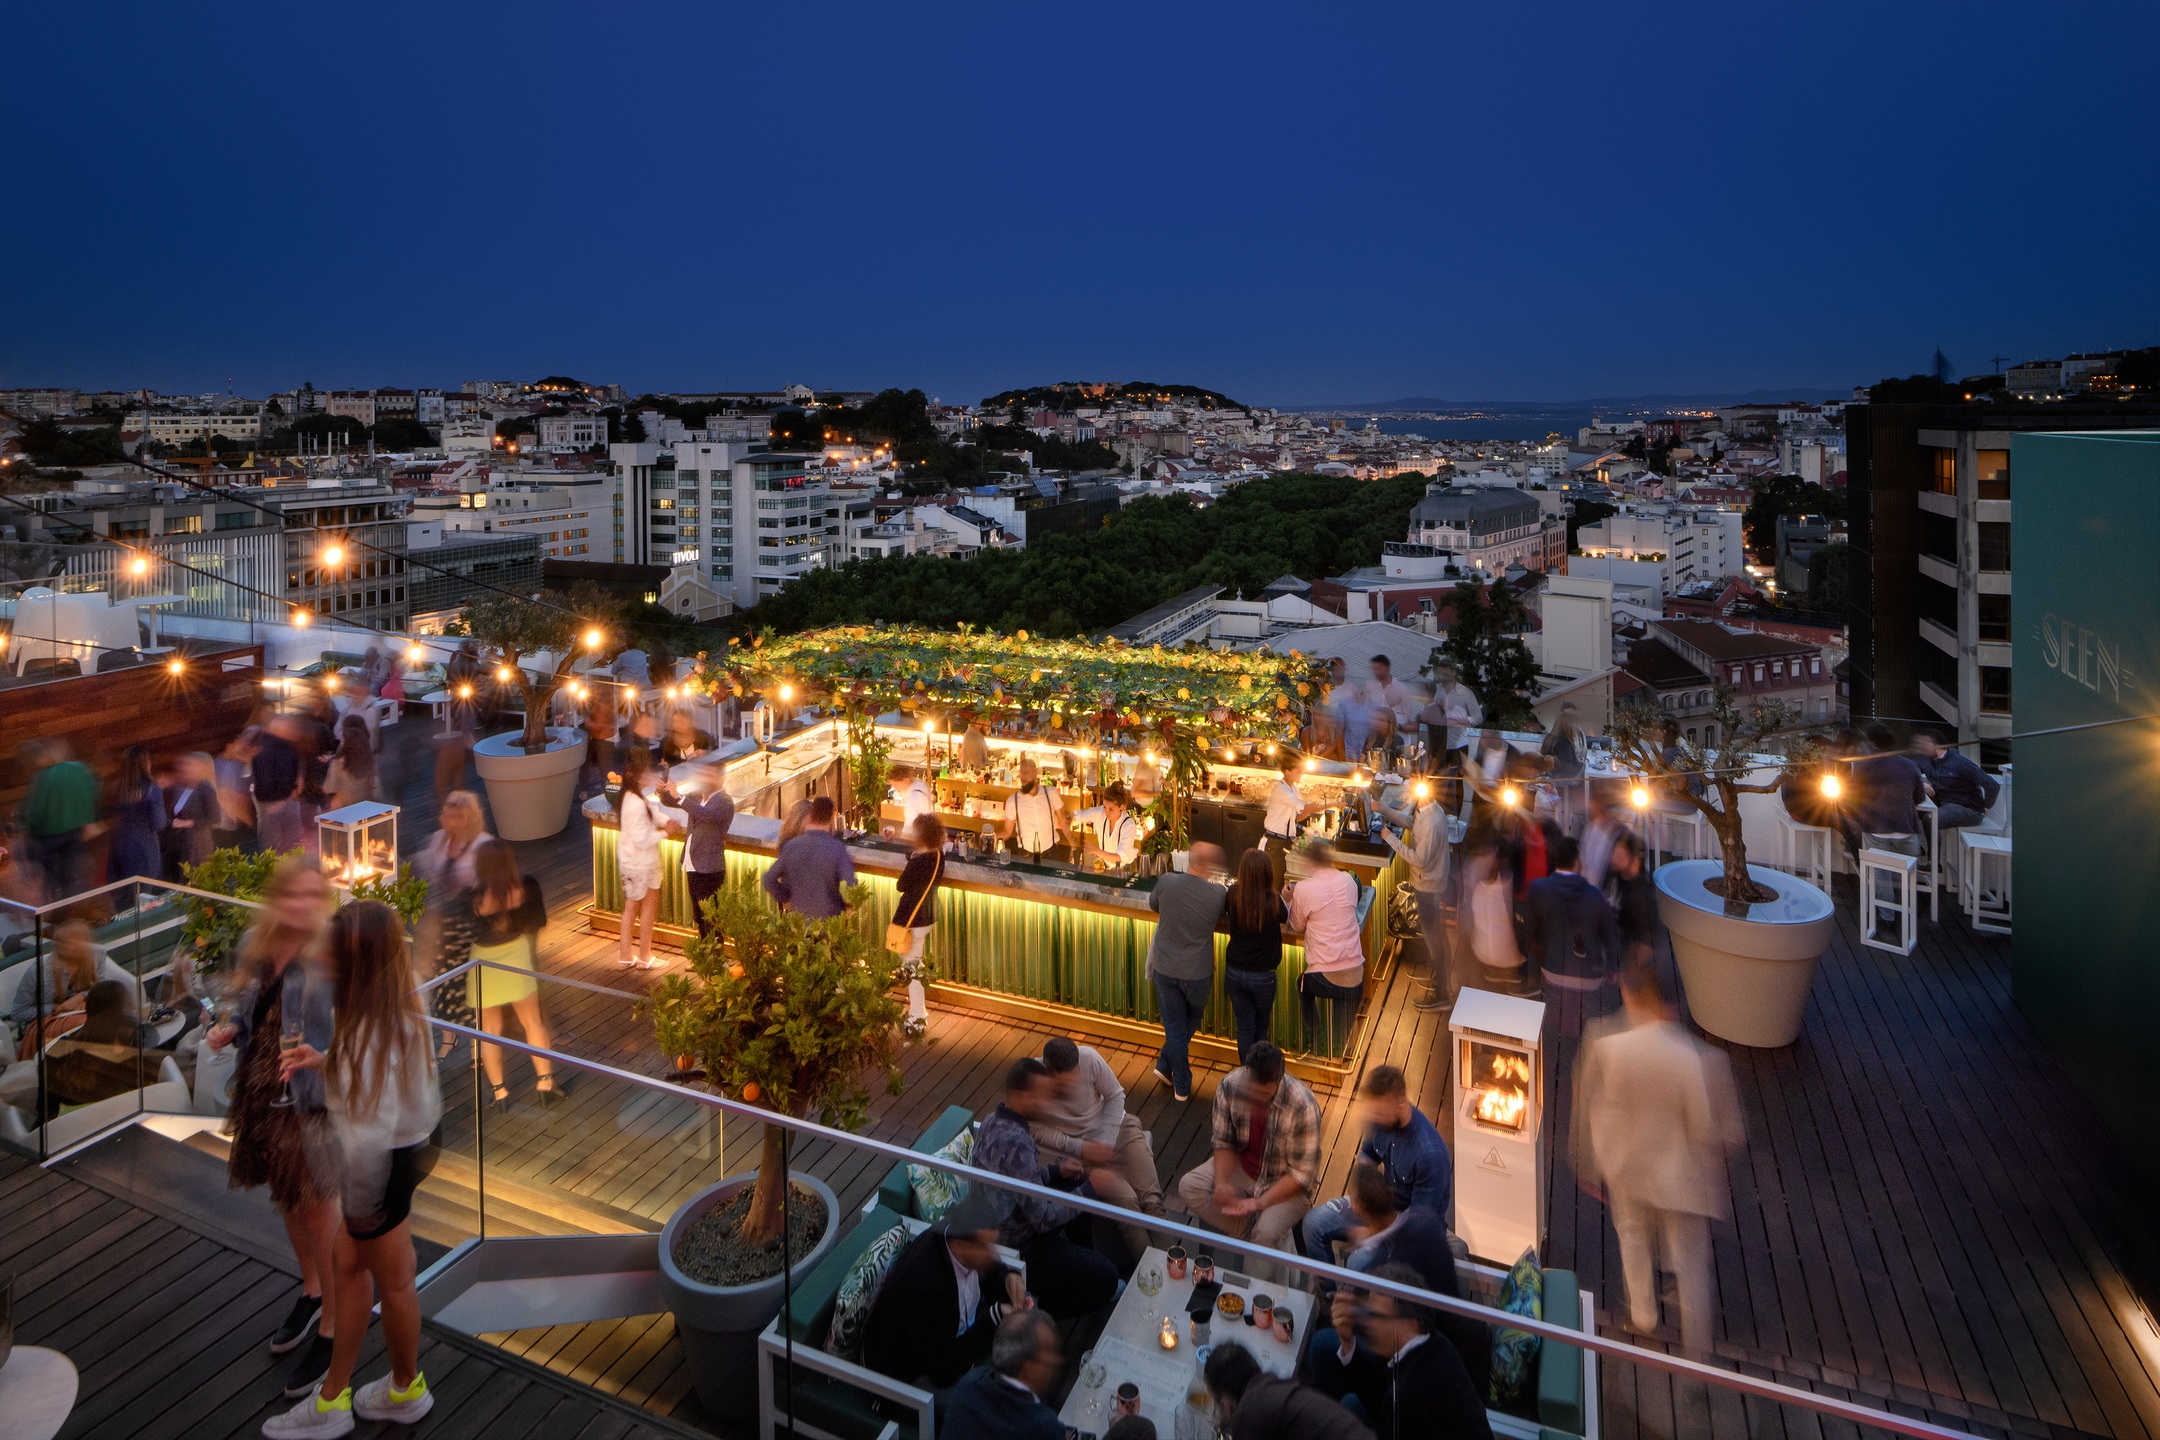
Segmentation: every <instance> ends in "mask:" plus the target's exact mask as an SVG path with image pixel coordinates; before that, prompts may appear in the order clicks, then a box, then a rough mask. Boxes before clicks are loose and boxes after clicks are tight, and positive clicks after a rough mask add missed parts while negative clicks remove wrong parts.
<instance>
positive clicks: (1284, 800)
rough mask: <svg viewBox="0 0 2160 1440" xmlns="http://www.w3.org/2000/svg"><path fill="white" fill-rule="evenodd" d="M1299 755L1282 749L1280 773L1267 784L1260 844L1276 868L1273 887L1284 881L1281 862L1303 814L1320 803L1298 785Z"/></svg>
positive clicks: (1316, 807)
mask: <svg viewBox="0 0 2160 1440" xmlns="http://www.w3.org/2000/svg"><path fill="white" fill-rule="evenodd" d="M1299 763H1300V762H1299V760H1298V757H1297V756H1295V755H1293V754H1291V753H1290V752H1289V751H1287V750H1285V751H1284V752H1283V761H1282V776H1281V778H1279V779H1278V780H1276V782H1275V783H1274V784H1273V785H1271V786H1269V787H1268V796H1267V814H1266V815H1265V816H1264V817H1263V818H1262V819H1261V821H1260V828H1261V829H1262V830H1264V831H1266V832H1267V833H1266V836H1265V838H1264V839H1263V840H1262V841H1261V846H1262V848H1264V849H1265V850H1266V851H1267V858H1268V865H1269V867H1270V868H1272V869H1273V870H1274V871H1275V888H1276V889H1278V890H1280V889H1281V888H1282V882H1283V865H1284V862H1285V861H1286V859H1287V858H1288V856H1289V854H1290V847H1291V846H1293V845H1295V844H1297V838H1298V826H1300V825H1302V824H1304V823H1305V817H1306V816H1308V815H1311V814H1312V813H1313V812H1314V811H1316V810H1318V809H1319V808H1320V806H1319V805H1318V804H1317V803H1315V802H1310V801H1307V800H1306V798H1305V796H1304V794H1303V793H1302V792H1300V791H1299V789H1298V788H1297V780H1298V773H1299Z"/></svg>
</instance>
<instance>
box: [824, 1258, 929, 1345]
mask: <svg viewBox="0 0 2160 1440" xmlns="http://www.w3.org/2000/svg"><path fill="white" fill-rule="evenodd" d="M908 1239H909V1235H908V1228H907V1226H905V1225H895V1226H893V1228H892V1229H890V1230H888V1231H886V1232H885V1233H884V1234H882V1235H880V1236H878V1237H877V1239H875V1240H873V1241H871V1242H870V1244H869V1246H868V1248H866V1249H865V1250H864V1251H863V1253H862V1254H861V1255H858V1256H857V1257H856V1258H855V1263H854V1264H853V1265H851V1266H849V1267H848V1272H847V1275H846V1276H845V1277H844V1278H843V1279H842V1280H841V1281H840V1289H839V1290H838V1291H837V1292H836V1293H835V1294H834V1296H833V1307H832V1328H831V1329H830V1330H829V1331H827V1332H826V1335H825V1353H826V1354H828V1355H837V1356H839V1357H840V1358H841V1359H842V1360H854V1361H860V1360H861V1359H862V1337H863V1331H864V1329H865V1328H867V1327H868V1325H869V1324H870V1307H871V1306H872V1305H875V1304H876V1303H877V1297H878V1291H879V1290H880V1289H882V1288H883V1287H884V1284H885V1273H886V1272H887V1271H888V1270H891V1269H892V1264H893V1261H895V1260H897V1259H899V1258H900V1252H901V1251H902V1250H905V1249H906V1248H907V1243H908Z"/></svg>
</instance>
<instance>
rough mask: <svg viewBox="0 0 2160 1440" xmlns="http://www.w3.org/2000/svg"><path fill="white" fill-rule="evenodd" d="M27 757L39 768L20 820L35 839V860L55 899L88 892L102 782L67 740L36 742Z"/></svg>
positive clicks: (32, 855) (32, 840) (32, 854)
mask: <svg viewBox="0 0 2160 1440" xmlns="http://www.w3.org/2000/svg"><path fill="white" fill-rule="evenodd" d="M29 748H30V750H31V751H32V752H33V753H32V754H30V755H26V756H25V757H24V758H25V760H26V761H27V762H28V764H29V765H30V766H32V767H34V768H35V770H36V774H35V775H34V776H33V778H32V779H31V781H30V793H29V794H27V795H25V796H24V797H23V802H22V808H21V810H19V811H18V812H17V816H16V818H17V819H19V820H20V821H21V822H22V827H23V829H24V831H25V832H27V833H28V835H29V837H30V847H29V848H30V860H31V863H32V864H34V865H36V866H37V867H38V868H39V869H40V870H43V871H44V872H45V878H46V879H47V880H48V881H49V882H50V883H51V885H52V893H53V894H54V895H56V896H65V895H73V894H75V893H76V892H77V891H79V890H81V889H82V888H83V886H82V883H81V880H82V862H83V839H84V832H85V831H86V830H87V829H88V828H89V827H90V825H91V824H92V823H94V822H95V821H96V820H97V818H98V779H97V776H96V775H95V774H94V773H92V771H91V769H90V767H89V766H87V765H85V764H83V763H82V762H81V761H80V760H77V759H76V758H75V757H74V755H73V754H71V753H70V752H69V750H68V747H67V742H66V741H64V740H45V741H32V742H31V745H30V747H29Z"/></svg>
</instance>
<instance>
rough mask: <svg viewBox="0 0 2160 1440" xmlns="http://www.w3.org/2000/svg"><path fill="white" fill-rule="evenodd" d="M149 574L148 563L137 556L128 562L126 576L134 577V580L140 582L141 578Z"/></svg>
mask: <svg viewBox="0 0 2160 1440" xmlns="http://www.w3.org/2000/svg"><path fill="white" fill-rule="evenodd" d="M149 573H150V562H149V561H148V560H145V559H144V558H143V557H142V556H140V555H137V556H136V557H135V558H134V559H132V560H130V561H128V574H130V575H132V576H134V577H135V578H136V579H138V580H140V579H142V577H143V576H145V575H148V574H149Z"/></svg>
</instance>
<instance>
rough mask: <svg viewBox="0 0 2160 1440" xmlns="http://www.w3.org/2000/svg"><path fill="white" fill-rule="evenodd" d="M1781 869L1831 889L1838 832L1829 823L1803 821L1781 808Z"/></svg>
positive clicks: (1778, 817) (1779, 834)
mask: <svg viewBox="0 0 2160 1440" xmlns="http://www.w3.org/2000/svg"><path fill="white" fill-rule="evenodd" d="M1777 822H1778V849H1779V859H1778V869H1780V870H1783V871H1785V872H1786V873H1787V874H1790V875H1797V876H1799V877H1800V878H1801V879H1803V880H1805V881H1807V882H1808V883H1809V884H1811V885H1813V886H1815V887H1817V888H1818V889H1820V890H1822V891H1823V892H1824V893H1825V894H1827V893H1829V890H1830V875H1831V871H1832V869H1833V867H1834V866H1835V865H1836V863H1837V835H1836V832H1834V831H1833V830H1831V829H1830V827H1829V826H1827V825H1803V824H1801V823H1800V822H1799V821H1798V820H1795V819H1793V818H1792V816H1790V815H1788V814H1786V813H1785V807H1784V806H1782V805H1780V806H1779V807H1778V809H1777Z"/></svg>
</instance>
